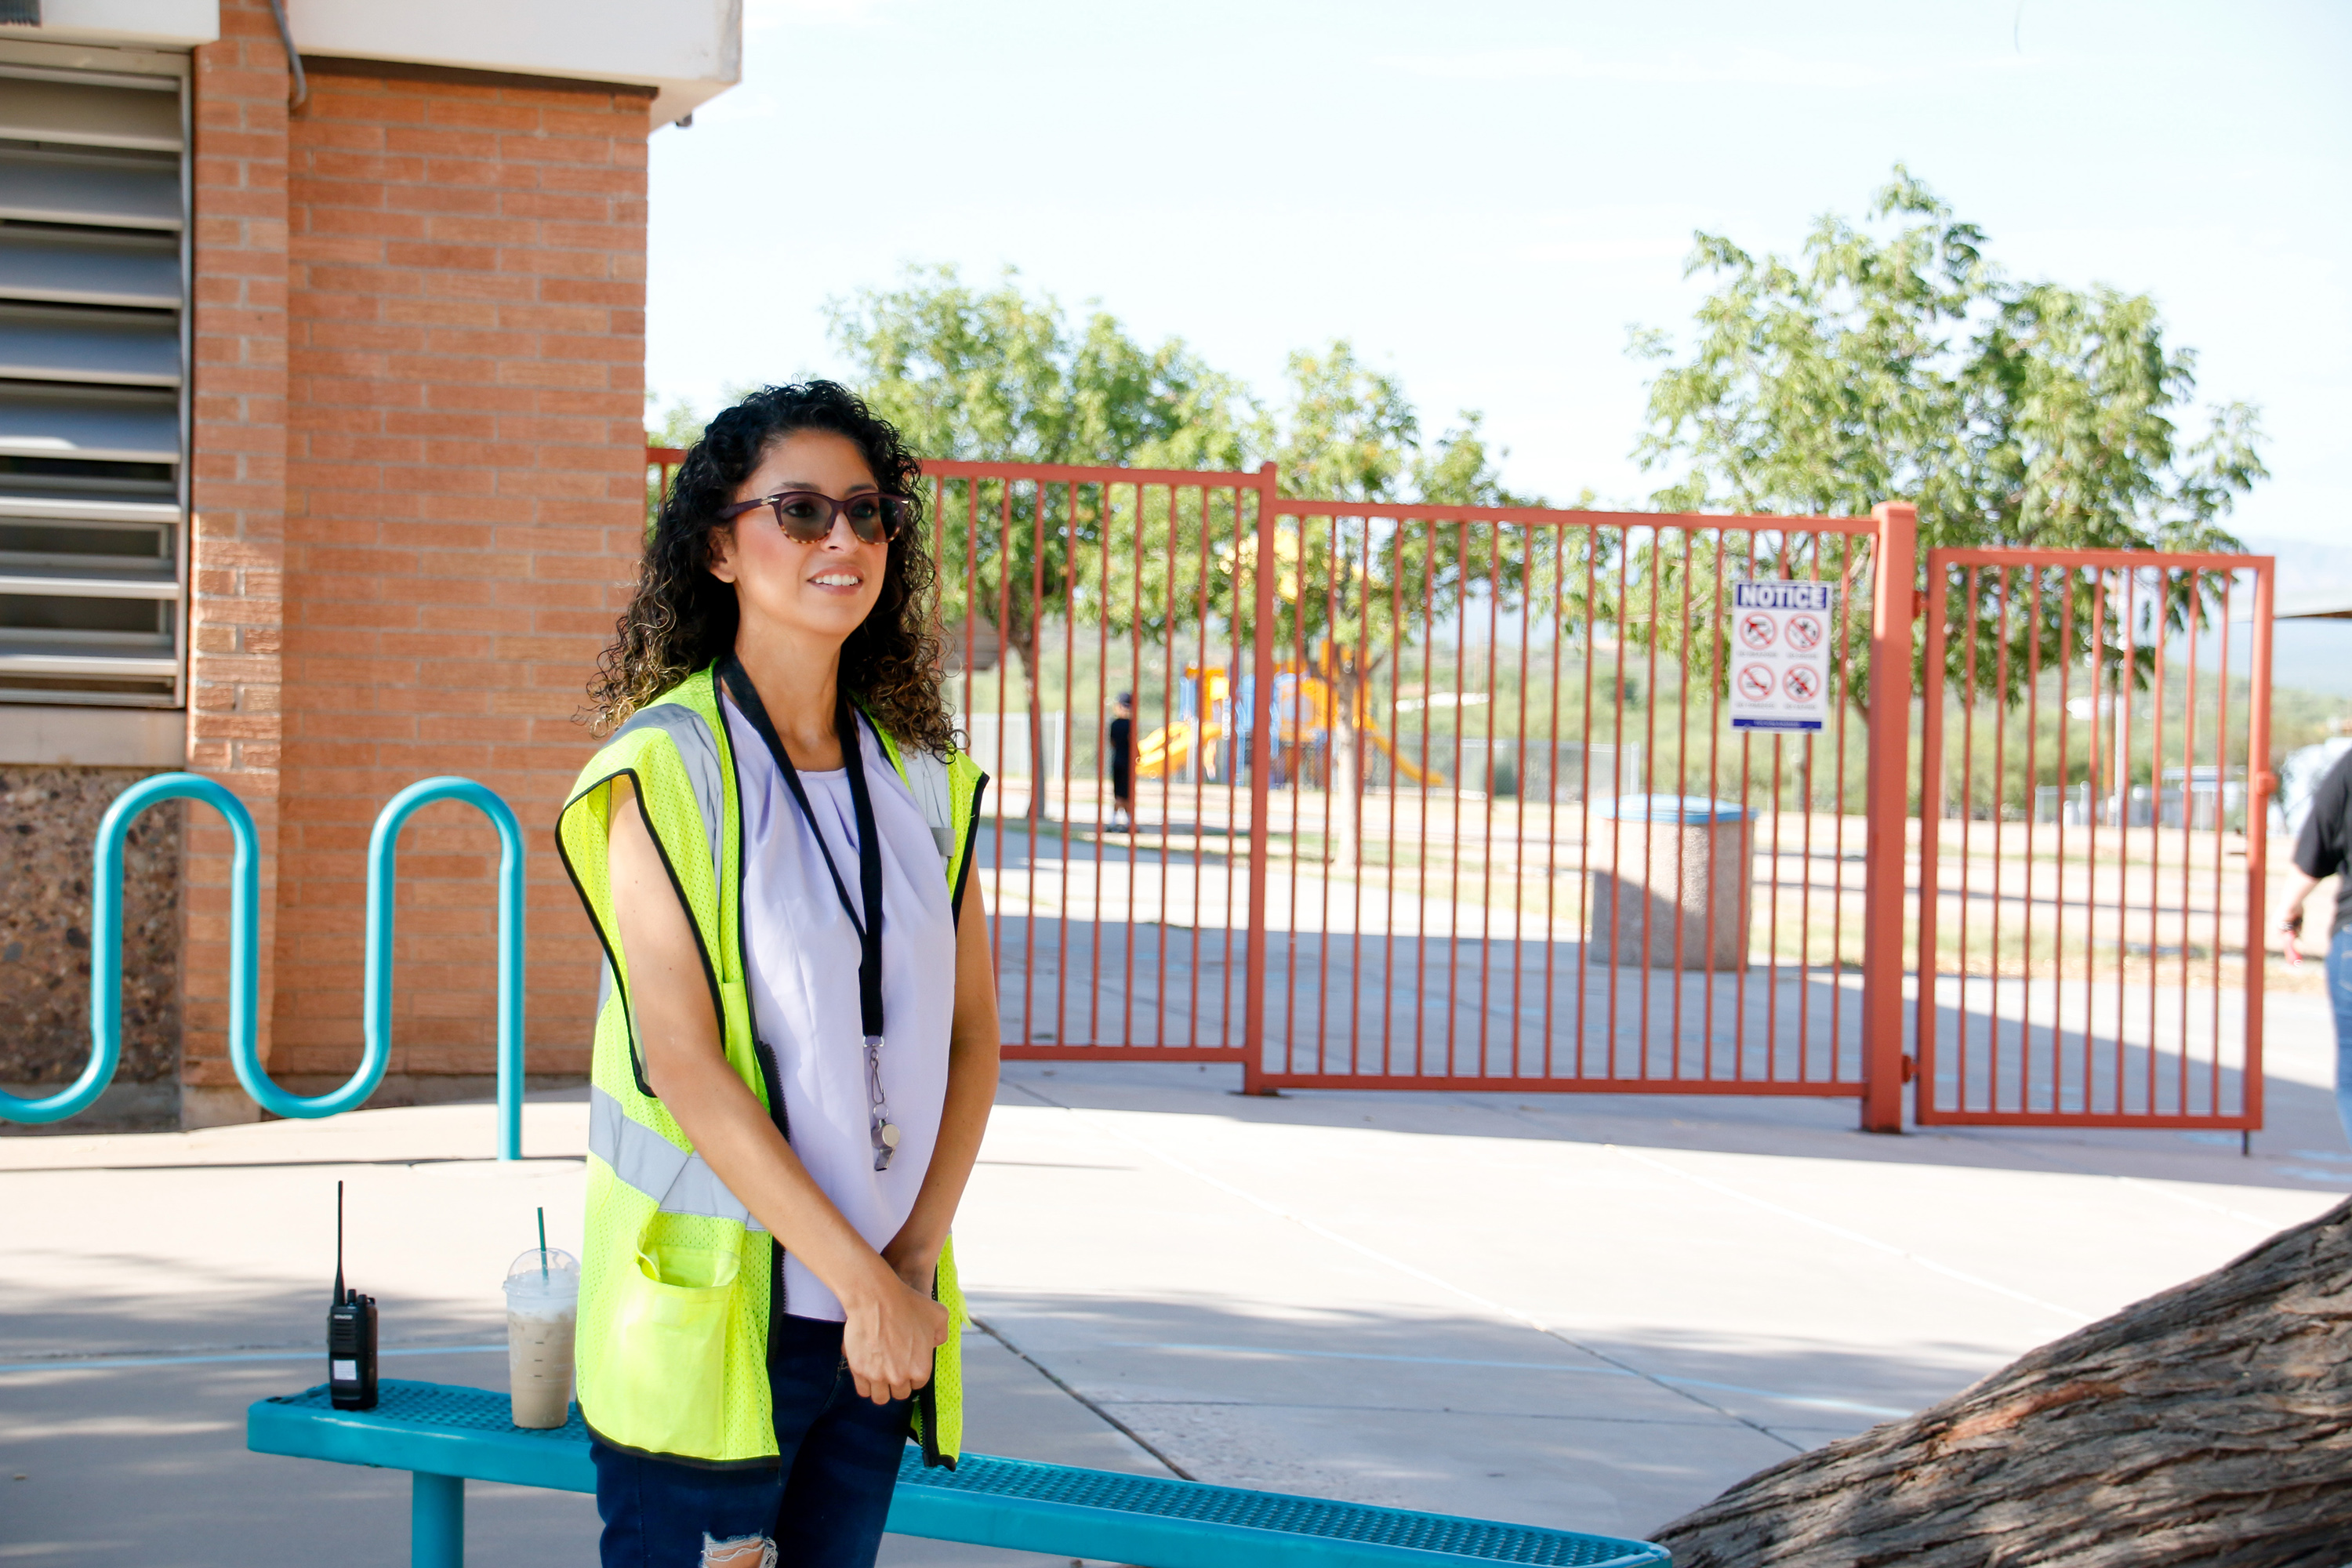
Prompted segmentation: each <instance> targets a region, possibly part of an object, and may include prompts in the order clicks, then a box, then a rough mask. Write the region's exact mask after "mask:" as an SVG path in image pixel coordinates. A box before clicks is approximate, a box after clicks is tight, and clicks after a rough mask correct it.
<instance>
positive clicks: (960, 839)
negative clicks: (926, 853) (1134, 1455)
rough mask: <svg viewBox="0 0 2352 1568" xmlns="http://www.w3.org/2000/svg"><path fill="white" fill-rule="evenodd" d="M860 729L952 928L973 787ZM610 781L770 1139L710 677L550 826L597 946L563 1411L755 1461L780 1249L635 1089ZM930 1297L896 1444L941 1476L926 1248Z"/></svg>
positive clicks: (765, 1445)
mask: <svg viewBox="0 0 2352 1568" xmlns="http://www.w3.org/2000/svg"><path fill="white" fill-rule="evenodd" d="M875 732H876V733H877V735H880V736H881V740H882V745H883V748H884V750H885V751H887V752H888V753H889V756H890V762H891V763H892V765H893V766H894V767H896V768H897V769H898V776H899V777H900V778H901V779H902V780H904V781H905V782H906V784H907V786H908V790H909V791H910V792H911V793H912V794H913V795H914V797H915V802H916V805H918V806H919V807H920V808H921V810H922V813H923V816H924V818H925V820H926V821H927V822H929V824H930V826H931V832H932V837H934V839H936V840H937V842H938V844H939V847H940V861H941V865H942V868H943V869H944V872H945V875H946V877H947V879H948V886H949V889H950V899H951V901H952V904H953V907H954V908H955V910H956V911H957V913H958V914H959V916H960V915H961V912H962V909H963V885H964V879H965V878H966V877H967V876H968V875H969V874H970V872H971V858H972V843H973V837H974V833H975V828H976V826H977V823H978V819H979V815H980V809H979V808H980V796H981V792H982V789H983V788H984V787H985V786H986V784H987V782H988V781H987V778H986V775H984V774H983V773H981V771H980V769H979V767H978V766H977V765H975V764H974V763H973V762H972V761H971V758H970V757H968V756H965V755H964V754H963V753H962V752H956V753H954V754H953V755H951V756H950V757H949V758H948V759H946V760H945V761H944V762H942V761H941V760H940V759H939V758H937V757H933V756H930V755H929V754H928V753H925V752H901V751H900V750H899V748H898V742H896V741H894V740H893V739H892V738H891V737H890V736H889V734H888V733H887V732H886V731H883V730H882V728H881V727H880V726H879V725H877V726H875ZM624 776H625V777H627V778H628V779H629V780H630V781H631V783H632V784H633V785H634V787H635V791H636V795H637V798H638V799H639V800H640V801H642V802H643V803H644V806H645V816H646V823H647V824H648V826H650V827H651V828H652V831H653V839H654V844H655V846H656V848H657V849H658V850H659V851H660V853H661V857H662V860H663V863H664V865H665V866H667V868H668V870H669V875H670V881H671V882H672V883H673V884H674V885H675V886H676V887H677V894H678V900H679V902H681V903H682V904H683V905H684V906H685V908H686V911H687V915H688V919H689V920H690V921H691V922H692V924H693V927H694V935H695V942H696V943H697V945H698V947H699V948H700V950H701V954H702V969H703V973H704V975H705V976H706V977H707V978H708V980H709V984H710V996H711V1005H712V1007H713V1009H714V1010H715V1011H716V1013H717V1015H718V1016H719V1020H720V1037H721V1039H722V1042H723V1044H724V1047H725V1049H726V1053H727V1060H728V1063H729V1064H730V1066H732V1067H733V1068H734V1069H735V1071H736V1073H737V1075H738V1076H739V1077H740V1078H741V1079H742V1080H743V1081H744V1083H746V1084H747V1085H749V1086H750V1087H751V1092H752V1093H754V1094H756V1095H758V1096H759V1097H760V1102H761V1104H762V1105H763V1106H766V1107H767V1108H768V1110H769V1114H770V1115H771V1116H772V1117H773V1118H774V1119H775V1121H776V1125H777V1126H778V1127H779V1128H780V1129H783V1130H784V1131H785V1132H786V1134H787V1136H789V1135H790V1128H789V1126H788V1125H787V1121H786V1115H785V1110H786V1108H785V1106H784V1105H783V1103H782V1100H783V1096H782V1086H781V1084H780V1082H779V1080H778V1077H777V1068H776V1063H775V1058H774V1055H773V1053H772V1051H770V1050H769V1048H768V1047H766V1046H765V1045H764V1044H762V1043H761V1041H760V1040H759V1039H758V1037H756V1035H755V1034H754V1032H753V1027H752V1020H751V1002H750V998H749V994H748V993H747V992H746V990H745V981H746V976H747V973H748V971H749V963H748V960H747V958H746V955H745V948H744V942H743V913H742V895H743V859H742V853H741V849H742V808H741V805H740V787H739V784H738V780H737V774H736V767H735V752H734V748H733V746H732V745H730V743H729V738H728V732H727V725H726V722H725V721H724V720H723V718H722V717H721V715H720V712H719V693H718V688H717V683H716V681H715V680H714V679H713V677H712V672H711V670H709V669H708V668H705V669H702V670H700V671H698V672H697V673H696V674H694V675H691V676H688V678H687V679H685V680H684V681H682V682H680V683H679V684H678V685H677V687H675V688H673V689H671V690H669V691H668V692H667V693H665V694H664V695H663V696H662V697H660V698H659V699H658V700H656V701H654V702H652V703H649V704H647V705H646V707H644V708H642V709H640V710H637V712H636V713H635V714H633V715H632V716H631V717H630V718H629V720H628V721H627V722H626V723H625V724H623V725H622V726H621V728H620V729H619V730H618V731H614V735H613V738H612V739H611V740H610V741H608V742H605V744H604V749H603V750H602V751H600V752H597V753H596V755H595V758H594V759H593V761H591V762H590V763H589V764H588V766H587V768H586V769H585V770H583V772H582V773H581V775H580V782H579V783H578V784H576V785H574V786H573V788H572V796H571V798H570V799H569V800H568V801H566V802H565V803H564V806H563V811H562V815H561V816H559V817H558V818H557V822H556V831H555V838H556V847H557V849H558V851H559V852H560V853H561V854H562V857H563V866H564V869H565V870H567V871H568V872H570V873H571V876H572V884H573V886H575V887H576V888H578V889H579V890H580V898H581V901H582V902H583V903H584V904H586V905H587V907H588V917H589V920H590V921H592V922H593V925H594V926H595V929H596V935H597V939H598V940H599V941H600V942H603V943H604V975H603V982H602V985H601V988H600V989H601V994H599V996H598V998H597V1007H596V1038H595V1047H594V1054H593V1058H592V1060H591V1071H590V1085H591V1087H590V1089H589V1119H588V1223H587V1238H586V1243H585V1246H584V1248H583V1255H582V1258H581V1283H580V1329H579V1341H578V1350H577V1364H578V1369H579V1386H580V1409H581V1413H582V1414H583V1415H584V1416H585V1417H586V1419H587V1422H588V1426H589V1428H590V1430H591V1431H593V1433H594V1434H595V1435H596V1436H597V1437H598V1438H599V1439H600V1440H601V1441H603V1442H604V1443H606V1444H608V1445H610V1446H611V1447H615V1448H622V1449H626V1450H628V1451H630V1452H633V1453H639V1454H648V1455H652V1456H655V1457H656V1458H668V1459H679V1460H685V1461H688V1462H689V1463H693V1464H698V1465H705V1466H716V1467H732V1466H740V1467H746V1468H749V1467H753V1466H762V1465H768V1466H772V1465H773V1464H775V1463H776V1461H777V1451H776V1433H775V1420H774V1413H773V1411H772V1408H771V1405H770V1400H769V1393H768V1370H767V1363H768V1331H769V1325H770V1321H771V1313H772V1310H773V1309H774V1304H775V1303H776V1302H777V1301H778V1300H779V1298H780V1297H781V1295H782V1290H781V1288H780V1286H781V1278H782V1271H783V1250H782V1248H781V1247H777V1246H776V1245H775V1244H774V1240H773V1238H772V1237H770V1236H769V1234H768V1232H767V1231H766V1229H765V1228H764V1227H762V1226H761V1224H760V1222H759V1221H758V1220H757V1219H756V1218H754V1217H753V1216H752V1215H751V1212H750V1211H749V1210H747V1209H746V1208H745V1207H744V1206H743V1205H742V1204H741V1203H740V1202H739V1201H738V1200H737V1199H736V1197H735V1194H732V1193H730V1192H729V1191H728V1190H727V1187H726V1185H725V1184H723V1183H721V1182H720V1181H719V1177H718V1175H717V1174H716V1173H714V1172H713V1171H712V1170H711V1169H710V1167H709V1165H708V1164H707V1163H704V1161H703V1159H702V1157H701V1156H700V1155H698V1154H697V1153H696V1152H694V1145H693V1143H692V1142H691V1141H690V1140H688V1137H687V1135H686V1134H685V1132H684V1131H681V1130H680V1129H679V1127H678V1125H677V1121H674V1120H672V1119H671V1117H670V1114H669V1111H668V1110H667V1109H666V1108H665V1107H664V1106H663V1105H662V1102H661V1101H660V1100H656V1099H655V1098H654V1095H653V1091H652V1089H650V1088H649V1087H648V1086H647V1084H646V1078H645V1063H644V1058H642V1056H641V1055H640V1054H639V1052H638V1050H637V1041H636V1034H635V1027H634V1023H633V1017H632V1013H631V1008H630V1004H629V969H628V964H627V963H626V962H625V960H624V958H623V957H622V954H621V938H620V928H619V926H618V925H617V924H616V923H615V922H614V910H613V896H612V878H611V871H610V867H609V863H608V859H607V851H608V848H609V846H610V843H611V831H612V819H613V787H612V786H613V782H614V780H615V779H618V778H621V777H624ZM931 1294H932V1296H933V1298H934V1299H935V1300H938V1301H939V1302H940V1304H941V1305H943V1306H945V1307H946V1308H947V1309H948V1311H949V1313H950V1316H951V1318H952V1319H953V1320H954V1327H953V1329H952V1330H951V1331H950V1333H949V1335H948V1342H947V1343H945V1344H943V1345H941V1346H940V1347H939V1349H938V1351H937V1352H934V1354H933V1357H932V1363H931V1364H932V1370H931V1381H930V1382H929V1384H927V1385H926V1386H925V1387H924V1388H923V1390H922V1391H921V1393H919V1394H918V1395H917V1396H916V1398H915V1401H914V1410H913V1415H912V1421H911V1426H912V1432H911V1435H912V1436H914V1437H915V1438H916V1439H917V1440H919V1442H920V1443H921V1444H922V1447H923V1461H924V1463H926V1464H929V1465H945V1466H948V1467H950V1468H953V1466H954V1464H955V1461H956V1458H957V1456H958V1455H959V1454H960V1453H961V1451H962V1447H963V1375H962V1373H963V1365H962V1354H961V1334H962V1328H963V1319H964V1306H963V1293H962V1292H961V1290H960V1289H957V1286H956V1271H955V1249H954V1244H953V1243H952V1242H950V1244H949V1245H948V1247H946V1248H944V1249H943V1250H942V1251H941V1253H940V1267H939V1274H938V1277H937V1279H936V1280H935V1282H934V1284H933V1287H932V1291H931Z"/></svg>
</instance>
